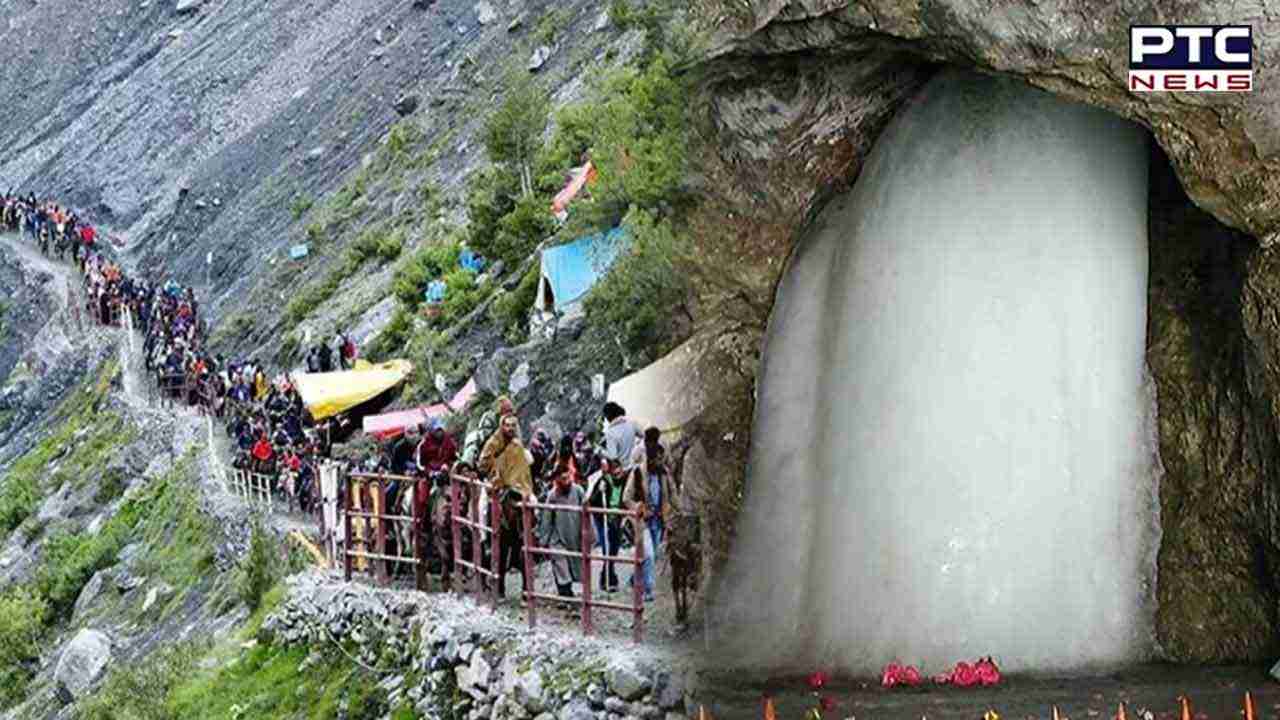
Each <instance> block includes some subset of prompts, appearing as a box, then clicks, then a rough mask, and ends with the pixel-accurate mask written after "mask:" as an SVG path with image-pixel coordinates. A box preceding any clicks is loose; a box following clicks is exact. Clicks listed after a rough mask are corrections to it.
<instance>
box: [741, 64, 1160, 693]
mask: <svg viewBox="0 0 1280 720" xmlns="http://www.w3.org/2000/svg"><path fill="white" fill-rule="evenodd" d="M1149 142H1150V141H1149V138H1148V136H1147V134H1146V132H1145V131H1144V130H1143V129H1141V128H1139V127H1138V126H1136V125H1133V124H1131V123H1129V122H1127V121H1125V120H1123V119H1120V118H1118V117H1115V116H1113V115H1110V114H1108V113H1105V112H1103V111H1100V110H1097V109H1093V108H1089V107H1085V106H1080V105H1073V104H1069V103H1066V102H1063V101H1061V100H1059V99H1057V98H1055V97H1053V96H1051V95H1049V94H1047V93H1044V92H1041V91H1038V90H1035V89H1032V88H1029V87H1027V86H1026V85H1025V84H1022V83H1019V82H1016V81H1012V80H1004V79H998V78H991V77H985V76H977V75H973V74H967V73H963V72H960V71H954V70H946V71H943V72H942V73H940V74H939V75H938V76H937V77H935V78H934V79H933V80H932V81H930V83H929V84H928V85H927V86H926V87H925V88H924V89H923V90H922V91H921V94H920V96H919V97H918V98H917V99H916V100H915V101H913V102H912V103H910V104H909V105H908V106H907V107H906V108H905V109H903V110H902V111H901V112H900V113H899V114H898V116H897V117H895V118H894V120H893V121H892V122H891V123H890V125H889V127H888V128H887V129H886V130H885V132H884V133H883V135H882V136H881V137H880V139H879V140H878V141H877V143H876V146H875V148H874V149H873V151H872V152H871V154H870V156H869V157H868V158H867V161H866V163H865V164H864V166H863V169H862V172H861V175H860V177H859V179H858V182H857V184H856V186H855V187H854V189H853V190H852V191H851V192H850V193H848V194H846V195H844V196H841V197H839V198H836V199H834V200H833V201H832V202H831V203H830V204H829V206H828V207H827V208H826V209H825V210H824V211H823V213H822V214H821V215H820V217H819V218H818V220H817V221H816V222H815V226H814V228H813V230H812V233H811V234H810V236H809V237H808V238H807V239H806V240H805V241H804V242H803V243H802V244H801V247H800V248H799V250H798V252H797V255H796V257H795V258H794V259H793V261H792V263H791V266H790V267H789V269H788V271H787V273H786V276H785V277H784V279H783V281H782V285H781V287H780V289H779V295H778V300H777V303H776V305H775V307H774V311H773V315H772V318H771V321H770V328H769V334H768V338H767V341H766V346H765V351H764V365H763V370H762V371H761V374H760V385H759V395H758V400H757V404H756V417H755V423H754V430H753V437H752V454H751V459H750V465H749V470H748V494H747V497H746V502H745V508H744V514H743V517H742V520H741V522H740V527H739V533H738V538H739V539H738V543H737V545H736V546H735V549H734V552H733V557H732V559H731V563H730V567H729V570H728V573H727V576H726V582H725V585H724V592H725V594H724V595H723V596H722V597H721V598H719V599H718V606H719V609H720V611H722V612H723V613H724V616H723V617H722V618H721V619H719V620H718V621H717V625H718V626H719V627H720V630H721V631H722V632H721V638H722V640H723V644H724V646H725V649H726V650H727V651H728V652H729V653H731V656H732V657H734V658H736V659H737V660H738V662H740V663H759V664H762V665H766V666H767V665H772V666H778V667H797V666H799V667H830V668H836V669H839V670H842V671H845V672H848V673H851V674H858V675H869V674H875V673H877V672H878V671H879V669H880V668H881V667H882V666H883V665H884V664H885V663H887V662H889V661H894V660H897V661H901V662H909V663H915V664H921V665H923V666H924V667H925V668H926V669H927V671H937V670H939V669H941V668H944V667H948V666H950V665H951V664H954V662H955V661H957V660H959V659H965V658H969V659H972V658H973V657H976V656H980V655H989V654H990V655H996V656H998V657H999V658H1000V659H1001V660H1002V662H1003V664H1004V666H1005V667H1006V669H1011V670H1041V671H1042V670H1066V669H1080V668H1086V667H1092V666H1098V665H1114V664H1118V663H1123V662H1127V661H1131V660H1135V659H1139V658H1142V657H1145V656H1147V655H1148V654H1149V653H1150V651H1151V648H1152V640H1151V638H1152V632H1151V624H1152V588H1153V583H1152V580H1153V578H1154V570H1155V564H1154V563H1155V551H1156V549H1157V546H1158V542H1159V514H1158V504H1157V497H1156V483H1157V479H1158V478H1157V475H1158V467H1159V460H1158V457H1157V453H1156V449H1155V442H1154V432H1153V427H1154V418H1155V407H1154V396H1153V393H1152V392H1151V383H1150V381H1149V379H1148V377H1147V374H1146V372H1145V362H1144V354H1145V340H1146V323H1147V281H1148V237H1147V236H1148V231H1147V226H1148V218H1147V203H1148V170H1149V165H1148V164H1149V159H1150V157H1151V155H1150V149H1149ZM743 627H749V628H750V632H739V631H738V629H741V628H743Z"/></svg>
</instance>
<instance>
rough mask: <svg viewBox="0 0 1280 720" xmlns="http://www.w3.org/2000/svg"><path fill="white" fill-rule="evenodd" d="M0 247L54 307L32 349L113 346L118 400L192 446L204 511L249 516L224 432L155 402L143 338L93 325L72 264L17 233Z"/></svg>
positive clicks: (296, 523)
mask: <svg viewBox="0 0 1280 720" xmlns="http://www.w3.org/2000/svg"><path fill="white" fill-rule="evenodd" d="M0 252H7V253H9V254H11V255H13V256H14V257H15V258H17V260H18V261H19V262H20V263H21V264H22V266H23V268H24V270H25V271H26V272H27V273H28V275H29V276H31V277H40V276H47V277H48V278H49V280H48V281H47V282H45V290H46V292H48V294H49V296H50V298H51V299H52V301H53V303H54V306H55V307H56V308H57V310H56V312H55V313H54V316H53V317H51V318H50V319H49V322H48V323H46V325H45V327H44V328H42V329H41V331H40V332H39V333H38V334H37V336H36V339H35V341H34V342H33V343H32V344H33V346H34V347H33V350H32V351H33V352H35V353H36V354H37V355H40V356H44V357H47V356H48V355H49V354H51V353H58V354H61V353H67V352H87V351H89V350H90V349H91V348H95V347H103V346H109V345H114V347H115V349H116V352H117V356H118V362H119V366H120V378H121V389H120V392H119V398H120V400H121V401H122V402H123V403H124V404H125V405H126V406H127V407H128V408H129V409H130V410H131V411H132V412H133V413H134V414H135V415H136V417H137V418H138V419H139V420H140V421H142V423H143V424H144V425H146V426H147V427H148V428H150V429H151V431H153V432H159V433H164V435H165V436H167V437H168V438H170V443H171V447H172V454H173V456H174V457H180V456H182V455H184V454H185V453H187V452H188V451H189V450H190V449H191V448H192V447H193V446H197V447H200V452H199V454H198V458H199V463H200V467H199V472H198V476H199V478H200V491H201V494H202V495H203V497H204V498H205V500H206V502H207V504H208V509H209V511H210V512H211V513H212V514H213V515H214V516H215V517H217V518H219V520H220V521H222V523H223V524H224V525H228V526H229V525H234V524H238V523H239V522H243V520H244V519H245V518H246V517H248V516H249V514H250V511H251V508H250V506H249V504H248V503H247V502H246V501H245V500H244V499H243V498H241V497H239V496H238V495H237V494H236V493H235V492H234V491H233V489H232V485H231V476H230V468H229V464H230V463H229V458H230V447H229V443H228V441H227V438H226V434H225V433H224V432H222V428H221V427H220V425H219V424H218V423H215V422H214V421H213V418H210V417H208V416H205V415H202V414H200V413H198V412H197V411H196V410H195V408H192V407H188V406H185V405H176V404H175V405H161V404H160V403H159V401H158V398H157V397H156V396H155V388H154V386H153V385H152V382H151V378H149V377H148V374H147V371H146V363H145V359H144V358H143V347H142V345H143V343H142V338H141V337H140V336H139V335H138V333H136V332H134V331H133V330H132V323H131V322H130V321H129V320H128V319H127V318H126V321H125V322H126V327H124V328H112V327H104V326H101V325H98V324H97V323H95V322H94V321H93V319H92V318H91V317H89V315H88V311H87V310H85V308H84V307H83V297H82V294H81V292H80V287H81V282H80V277H79V275H78V273H77V271H76V268H75V266H74V265H72V264H71V263H69V262H59V261H57V260H56V259H51V258H48V257H45V256H44V255H42V254H41V253H40V251H39V249H38V248H37V247H36V246H35V245H34V244H32V243H31V241H29V240H26V239H24V238H22V237H20V236H18V235H16V234H10V233H0ZM269 519H270V524H271V526H272V527H273V528H274V529H275V530H276V531H277V532H280V533H282V534H283V533H288V532H290V531H293V530H301V531H304V532H306V531H308V530H311V529H312V528H313V527H314V525H313V523H310V522H307V521H305V520H303V519H300V518H295V517H290V516H289V515H287V514H284V513H280V512H274V513H269Z"/></svg>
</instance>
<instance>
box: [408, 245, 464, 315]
mask: <svg viewBox="0 0 1280 720" xmlns="http://www.w3.org/2000/svg"><path fill="white" fill-rule="evenodd" d="M461 254H462V245H461V244H459V243H457V242H443V243H437V244H430V245H425V246H423V247H422V248H419V249H418V251H417V252H415V253H414V254H413V255H412V256H411V257H410V258H409V259H408V261H406V262H405V263H404V264H402V265H401V266H400V267H399V268H397V269H396V272H395V276H394V278H393V279H392V281H391V283H392V285H391V287H392V291H393V292H394V293H395V296H396V298H397V299H398V300H400V302H401V303H403V304H404V305H406V306H407V307H408V308H409V309H410V310H412V309H414V308H416V307H418V305H419V303H421V302H422V300H423V297H422V295H423V292H424V291H425V290H426V289H427V284H428V283H430V282H431V281H432V280H435V279H437V278H441V277H444V275H445V274H447V273H449V272H452V271H453V270H456V269H457V268H458V258H459V257H460V256H461Z"/></svg>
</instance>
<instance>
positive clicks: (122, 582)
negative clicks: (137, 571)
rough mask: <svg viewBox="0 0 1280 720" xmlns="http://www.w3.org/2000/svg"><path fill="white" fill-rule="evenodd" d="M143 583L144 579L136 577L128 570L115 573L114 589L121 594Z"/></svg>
mask: <svg viewBox="0 0 1280 720" xmlns="http://www.w3.org/2000/svg"><path fill="white" fill-rule="evenodd" d="M144 582H146V578H141V577H138V576H137V575H134V574H133V573H131V572H129V571H128V570H123V569H122V570H120V571H118V572H117V573H116V589H117V590H119V591H120V592H122V593H127V592H129V591H130V590H133V589H135V588H137V587H138V586H139V585H141V584H142V583H144Z"/></svg>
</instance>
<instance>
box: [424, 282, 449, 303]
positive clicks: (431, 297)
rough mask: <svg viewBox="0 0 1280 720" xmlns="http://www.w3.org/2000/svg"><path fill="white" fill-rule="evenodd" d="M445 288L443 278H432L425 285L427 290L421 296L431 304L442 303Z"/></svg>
mask: <svg viewBox="0 0 1280 720" xmlns="http://www.w3.org/2000/svg"><path fill="white" fill-rule="evenodd" d="M445 289H446V286H445V284H444V281H443V280H432V281H431V283H430V284H429V285H427V291H426V292H425V293H423V297H424V298H426V300H427V302H429V303H432V304H435V303H442V302H444V291H445Z"/></svg>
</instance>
